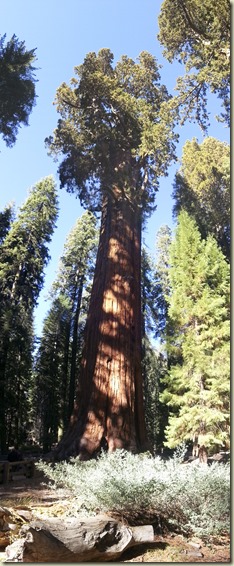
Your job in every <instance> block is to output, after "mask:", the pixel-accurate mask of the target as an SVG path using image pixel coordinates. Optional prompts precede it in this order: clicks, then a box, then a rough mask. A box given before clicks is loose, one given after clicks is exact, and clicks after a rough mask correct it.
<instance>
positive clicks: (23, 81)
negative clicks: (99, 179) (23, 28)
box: [0, 35, 36, 146]
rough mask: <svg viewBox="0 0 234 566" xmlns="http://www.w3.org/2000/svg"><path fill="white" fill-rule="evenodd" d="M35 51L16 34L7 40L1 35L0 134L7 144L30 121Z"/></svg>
mask: <svg viewBox="0 0 234 566" xmlns="http://www.w3.org/2000/svg"><path fill="white" fill-rule="evenodd" d="M35 51H36V50H35V49H31V50H30V51H27V50H26V47H25V42H24V41H20V40H19V39H18V38H17V37H16V35H13V36H12V38H11V39H10V40H9V41H8V42H7V43H6V35H3V36H2V37H1V38H0V77H1V78H0V134H1V135H2V137H3V139H4V141H5V143H6V145H7V146H12V145H13V144H14V143H15V141H16V136H17V133H18V129H19V127H20V126H21V124H24V125H27V124H28V117H29V114H30V113H31V111H32V109H33V106H34V104H35V101H36V93H35V82H36V79H35V76H34V71H35V67H33V63H34V61H35V59H36V55H35Z"/></svg>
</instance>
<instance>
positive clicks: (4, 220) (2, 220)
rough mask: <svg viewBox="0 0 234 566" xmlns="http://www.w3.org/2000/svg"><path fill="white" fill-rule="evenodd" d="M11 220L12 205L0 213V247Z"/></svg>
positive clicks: (12, 215) (12, 214) (12, 216)
mask: <svg viewBox="0 0 234 566" xmlns="http://www.w3.org/2000/svg"><path fill="white" fill-rule="evenodd" d="M13 219H14V208H13V205H12V204H9V205H7V206H6V207H5V208H4V210H3V211H2V212H0V245H1V244H2V242H3V240H4V239H5V237H6V235H7V233H8V232H9V230H10V227H11V224H12V222H13Z"/></svg>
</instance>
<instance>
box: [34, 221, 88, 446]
mask: <svg viewBox="0 0 234 566" xmlns="http://www.w3.org/2000/svg"><path fill="white" fill-rule="evenodd" d="M96 224H97V221H96V218H95V217H94V215H93V214H92V213H90V212H89V211H86V212H84V214H83V215H82V216H81V217H80V218H78V220H77V222H76V224H75V226H74V227H73V228H72V230H71V232H70V233H69V234H68V237H67V239H66V242H65V245H64V250H63V255H62V257H61V259H60V264H59V269H58V275H57V277H56V280H55V281H54V283H53V286H52V293H51V295H52V298H53V300H52V304H51V307H50V310H49V313H48V315H47V316H46V318H45V321H44V325H43V334H42V338H41V341H40V346H39V348H38V352H37V356H36V361H35V369H34V376H35V386H34V395H33V406H34V420H35V428H36V429H38V431H39V437H38V440H39V442H42V444H43V450H44V451H45V452H46V451H48V450H50V449H51V447H52V445H53V444H54V443H56V442H57V441H58V434H59V432H61V431H64V429H65V428H66V427H67V425H68V423H69V419H70V417H71V413H72V411H73V407H74V398H75V389H76V388H77V387H78V375H79V366H80V354H81V347H82V344H83V326H84V323H83V318H84V316H87V297H86V299H85V301H84V300H83V299H84V296H85V292H88V287H89V284H90V280H92V278H93V265H94V260H95V256H96V247H97V228H96Z"/></svg>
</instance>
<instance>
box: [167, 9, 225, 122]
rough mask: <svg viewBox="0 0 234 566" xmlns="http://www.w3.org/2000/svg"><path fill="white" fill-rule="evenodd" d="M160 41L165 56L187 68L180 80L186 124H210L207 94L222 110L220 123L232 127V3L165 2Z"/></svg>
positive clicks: (178, 82)
mask: <svg viewBox="0 0 234 566" xmlns="http://www.w3.org/2000/svg"><path fill="white" fill-rule="evenodd" d="M158 22H159V30H160V31H159V34H158V39H159V41H160V43H161V44H162V45H163V46H164V48H165V49H164V52H163V54H164V56H165V57H166V58H167V59H168V60H169V61H170V62H172V61H173V60H174V59H178V61H179V62H180V63H183V64H184V65H185V75H184V76H182V77H179V78H178V81H177V89H178V90H179V101H178V102H179V103H180V104H181V115H182V118H183V120H185V119H186V118H187V117H195V118H196V120H198V122H199V123H200V125H201V126H202V127H205V126H206V125H207V122H208V113H207V93H208V91H209V89H210V91H211V92H213V93H214V94H216V95H217V96H218V97H219V98H220V100H221V102H222V106H223V112H222V113H221V117H220V118H221V120H224V121H225V122H226V123H227V124H228V125H229V124H230V2H229V0H220V1H219V2H213V0H164V2H163V3H162V6H161V12H160V15H159V18H158Z"/></svg>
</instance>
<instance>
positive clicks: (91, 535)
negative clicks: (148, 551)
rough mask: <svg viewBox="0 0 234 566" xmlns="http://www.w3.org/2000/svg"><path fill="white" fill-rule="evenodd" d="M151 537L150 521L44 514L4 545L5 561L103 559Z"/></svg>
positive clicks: (108, 559)
mask: <svg viewBox="0 0 234 566" xmlns="http://www.w3.org/2000/svg"><path fill="white" fill-rule="evenodd" d="M24 530H25V527H24ZM153 540H154V532H153V527H152V525H143V526H141V527H130V526H128V525H125V524H124V523H122V522H120V521H118V520H116V519H113V518H111V517H108V516H105V515H98V516H96V517H91V518H84V519H80V518H79V519H77V518H65V519H64V518H62V517H61V518H60V519H57V518H48V519H46V520H43V521H41V520H40V521H34V522H33V523H32V524H31V525H30V526H29V527H27V532H25V533H24V537H23V538H20V539H18V540H17V541H15V542H14V543H13V544H12V545H10V546H8V547H7V548H6V555H7V560H6V562H12V561H16V560H17V562H90V561H95V562H106V561H110V560H114V559H116V558H118V557H119V556H120V555H121V554H122V553H123V551H124V550H126V549H127V548H129V547H130V546H135V545H137V544H143V543H146V542H152V541H153Z"/></svg>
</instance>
